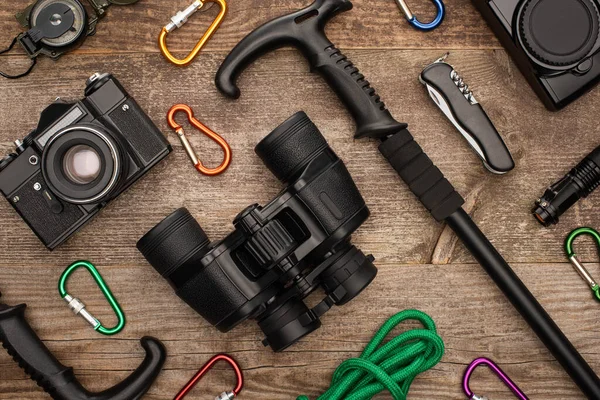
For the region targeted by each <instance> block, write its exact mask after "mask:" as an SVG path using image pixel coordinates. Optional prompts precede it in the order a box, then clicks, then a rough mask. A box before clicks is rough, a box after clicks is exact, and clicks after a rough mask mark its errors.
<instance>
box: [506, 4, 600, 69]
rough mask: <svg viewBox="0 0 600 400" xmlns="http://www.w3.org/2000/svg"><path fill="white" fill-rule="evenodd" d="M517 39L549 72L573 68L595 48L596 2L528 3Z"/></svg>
mask: <svg viewBox="0 0 600 400" xmlns="http://www.w3.org/2000/svg"><path fill="white" fill-rule="evenodd" d="M516 18H517V22H518V25H517V35H518V38H519V40H520V42H521V44H522V46H523V48H524V49H525V51H526V52H527V53H528V54H529V56H530V57H531V58H532V59H533V60H534V61H535V62H537V63H538V64H541V65H542V66H544V67H546V68H549V69H565V68H571V67H574V66H576V65H577V64H579V63H580V62H581V61H583V60H584V59H585V58H586V57H587V56H588V55H589V54H590V52H591V51H592V49H593V48H594V47H595V45H596V43H597V41H598V37H599V34H600V15H599V12H598V7H597V6H596V3H595V1H594V0H527V1H524V2H523V4H522V5H521V8H520V10H519V12H518V14H517V17H516Z"/></svg>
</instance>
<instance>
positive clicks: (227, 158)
mask: <svg viewBox="0 0 600 400" xmlns="http://www.w3.org/2000/svg"><path fill="white" fill-rule="evenodd" d="M180 111H182V112H185V113H186V114H187V117H188V120H189V121H190V124H192V125H193V126H194V127H196V128H197V129H199V130H200V131H201V132H202V133H204V134H205V135H206V136H208V137H209V138H211V139H212V140H214V141H215V142H217V144H218V145H219V146H221V148H222V149H223V153H224V158H223V162H222V163H221V165H219V166H218V167H216V168H206V167H205V166H204V165H202V161H200V160H199V159H198V156H197V155H196V152H195V151H194V149H193V148H192V145H191V144H190V142H189V141H188V139H187V137H186V136H185V133H184V131H183V127H182V126H181V125H179V124H178V123H177V122H176V121H175V114H177V113H178V112H180ZM167 122H168V123H169V126H170V127H171V129H173V130H174V131H175V132H177V135H178V136H179V139H180V140H181V143H182V144H183V147H184V148H185V151H186V152H187V153H188V156H189V157H190V160H192V163H193V164H194V167H196V169H197V170H198V172H200V173H202V174H204V175H208V176H215V175H219V174H222V173H223V172H225V170H226V169H227V168H228V167H229V164H231V147H229V143H227V142H226V141H225V139H223V138H222V137H221V136H220V135H219V134H218V133H215V132H213V131H212V130H211V129H210V128H208V127H207V126H206V125H204V124H203V123H202V122H200V121H198V120H197V119H196V118H195V117H194V112H193V111H192V109H191V108H190V106H188V105H185V104H176V105H174V106H173V107H171V109H170V110H169V113H168V114H167Z"/></svg>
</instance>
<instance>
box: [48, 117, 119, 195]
mask: <svg viewBox="0 0 600 400" xmlns="http://www.w3.org/2000/svg"><path fill="white" fill-rule="evenodd" d="M121 154H122V151H121V148H120V146H119V144H118V143H117V142H116V141H115V140H114V139H113V138H112V136H111V135H110V134H109V133H108V132H107V131H106V130H105V129H104V128H102V127H99V126H95V125H93V126H92V125H78V126H75V125H73V126H70V127H68V128H65V129H63V130H61V131H59V132H57V133H56V134H55V135H54V136H53V137H52V138H51V139H50V140H49V141H48V143H46V146H45V147H44V152H43V154H42V161H41V169H42V173H43V175H44V179H45V180H46V182H47V183H48V186H49V187H50V189H51V190H52V192H53V193H54V194H55V195H56V196H57V197H59V198H61V199H62V200H64V201H66V202H68V203H73V204H94V203H99V202H102V201H105V200H106V199H108V198H110V196H111V195H113V194H114V193H115V192H116V189H117V188H118V187H119V183H120V182H121V179H122V178H123V176H124V175H126V174H125V173H124V172H125V171H126V168H125V165H124V163H123V160H122V158H123V157H122V155H121Z"/></svg>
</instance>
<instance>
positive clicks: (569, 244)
mask: <svg viewBox="0 0 600 400" xmlns="http://www.w3.org/2000/svg"><path fill="white" fill-rule="evenodd" d="M580 235H590V236H592V237H593V238H594V239H595V240H596V243H597V244H598V249H599V250H600V233H598V232H597V231H596V230H594V229H592V228H585V227H584V228H577V229H575V230H574V231H573V232H571V233H569V235H568V236H567V238H566V239H565V251H566V253H567V257H569V261H571V264H573V267H574V268H575V270H576V271H577V272H578V273H579V275H580V276H581V277H582V278H583V279H584V280H585V281H586V282H587V284H588V285H589V286H590V288H591V289H592V293H594V296H595V297H596V299H598V300H599V301H600V285H598V283H596V281H595V280H594V278H593V277H592V275H590V273H589V272H588V270H587V269H586V268H585V267H584V266H583V264H581V262H580V261H579V260H578V259H577V255H576V254H575V251H574V250H573V241H574V240H575V238H577V237H578V236H580Z"/></svg>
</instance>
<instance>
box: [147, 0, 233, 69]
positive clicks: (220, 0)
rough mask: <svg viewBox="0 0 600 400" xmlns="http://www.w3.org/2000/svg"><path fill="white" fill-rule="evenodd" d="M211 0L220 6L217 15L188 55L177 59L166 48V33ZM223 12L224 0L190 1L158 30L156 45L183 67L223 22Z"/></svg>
mask: <svg viewBox="0 0 600 400" xmlns="http://www.w3.org/2000/svg"><path fill="white" fill-rule="evenodd" d="M208 2H213V3H217V4H219V5H220V6H221V11H219V15H217V17H216V18H215V20H214V21H213V23H212V24H211V25H210V27H209V28H208V29H207V30H206V32H205V33H204V35H202V37H201V38H200V40H199V41H198V43H196V46H194V49H193V50H192V51H191V52H190V54H188V56H187V57H186V58H184V59H179V58H176V57H175V56H173V54H171V52H170V51H169V49H168V48H167V35H168V34H169V33H171V32H173V31H174V30H175V29H177V28H181V27H182V26H183V25H184V24H185V23H186V22H187V21H188V18H189V17H190V16H192V14H194V13H195V12H196V11H198V10H199V9H200V8H202V7H203V6H204V3H208ZM225 14H227V3H226V2H225V0H196V1H194V2H193V3H192V5H191V6H189V7H188V8H186V9H185V10H184V11H179V12H178V13H177V14H175V16H174V17H172V18H171V22H170V23H169V24H167V25H166V26H165V27H164V28H163V29H162V31H161V32H160V36H159V37H158V46H159V47H160V51H161V53H162V54H163V55H164V56H165V57H166V58H167V60H169V61H170V62H172V63H173V64H175V65H178V66H181V67H185V66H186V65H189V64H190V63H191V62H192V61H193V60H194V58H195V57H196V56H197V55H198V53H200V50H202V48H203V47H204V45H205V44H206V42H207V41H208V39H210V38H211V36H212V35H213V34H214V33H215V31H216V30H217V29H218V28H219V26H220V25H221V22H223V18H225Z"/></svg>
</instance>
